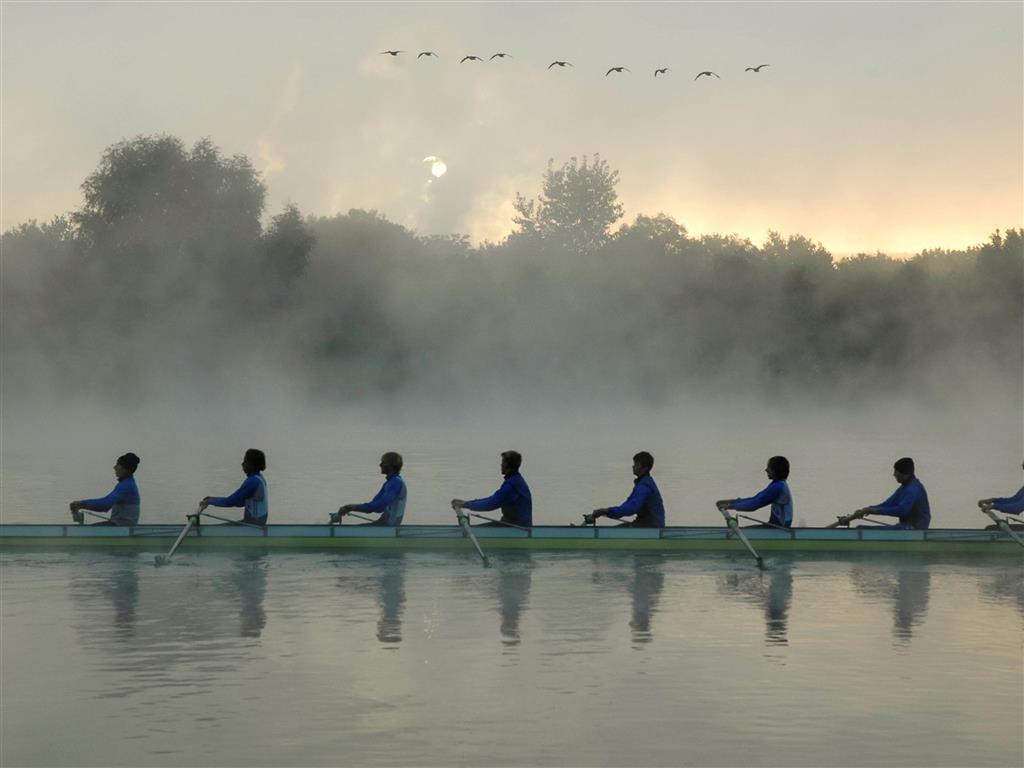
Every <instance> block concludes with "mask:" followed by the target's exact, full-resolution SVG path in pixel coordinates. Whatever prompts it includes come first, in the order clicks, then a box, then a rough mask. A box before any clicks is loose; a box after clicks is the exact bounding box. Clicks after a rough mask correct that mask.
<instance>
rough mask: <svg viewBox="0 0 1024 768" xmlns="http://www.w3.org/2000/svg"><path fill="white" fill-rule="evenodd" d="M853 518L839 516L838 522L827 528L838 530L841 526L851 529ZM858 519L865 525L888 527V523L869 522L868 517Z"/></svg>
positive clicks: (879, 521) (830, 524) (850, 516)
mask: <svg viewBox="0 0 1024 768" xmlns="http://www.w3.org/2000/svg"><path fill="white" fill-rule="evenodd" d="M852 517H853V516H852V515H839V516H837V517H836V521H835V522H834V523H829V524H828V525H826V526H825V527H826V528H838V527H839V526H840V525H841V526H843V527H849V525H850V522H851V518H852ZM857 519H858V520H863V521H864V522H865V523H871V524H872V525H888V523H883V522H882V521H881V520H869V519H868V518H867V517H858V518H857Z"/></svg>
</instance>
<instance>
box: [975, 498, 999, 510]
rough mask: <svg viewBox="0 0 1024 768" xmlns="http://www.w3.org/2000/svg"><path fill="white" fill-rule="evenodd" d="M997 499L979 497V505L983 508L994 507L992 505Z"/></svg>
mask: <svg viewBox="0 0 1024 768" xmlns="http://www.w3.org/2000/svg"><path fill="white" fill-rule="evenodd" d="M995 501H996V500H995V499H978V506H979V507H981V508H982V509H992V505H993V504H995Z"/></svg>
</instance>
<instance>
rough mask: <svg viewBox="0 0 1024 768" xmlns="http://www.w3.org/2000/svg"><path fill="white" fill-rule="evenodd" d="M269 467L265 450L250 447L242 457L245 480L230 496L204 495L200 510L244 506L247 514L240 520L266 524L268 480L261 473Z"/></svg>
mask: <svg viewBox="0 0 1024 768" xmlns="http://www.w3.org/2000/svg"><path fill="white" fill-rule="evenodd" d="M266 468H267V457H266V456H265V455H264V454H263V451H260V450H257V449H256V448H250V449H249V450H247V451H246V452H245V456H244V457H243V459H242V471H243V472H245V480H243V481H242V484H241V485H240V486H239V487H238V490H237V491H235V492H234V493H232V494H231V495H230V496H204V497H203V500H202V501H200V502H199V508H200V511H202V510H204V509H206V508H207V507H208V506H210V507H244V508H245V514H244V515H243V517H242V519H241V520H240V521H239V522H242V523H249V524H251V525H266V524H267V517H268V513H269V506H268V498H267V495H268V494H267V481H266V480H265V479H264V477H263V475H262V474H261V473H262V472H263V470H265V469H266Z"/></svg>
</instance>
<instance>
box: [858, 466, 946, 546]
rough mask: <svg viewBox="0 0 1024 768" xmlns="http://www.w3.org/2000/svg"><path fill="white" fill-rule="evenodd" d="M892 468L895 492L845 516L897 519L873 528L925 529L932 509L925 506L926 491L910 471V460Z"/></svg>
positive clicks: (930, 518)
mask: <svg viewBox="0 0 1024 768" xmlns="http://www.w3.org/2000/svg"><path fill="white" fill-rule="evenodd" d="M892 467H893V473H892V476H893V477H894V478H896V482H897V483H899V484H900V487H899V488H897V489H896V492H895V493H894V494H893V495H892V496H890V497H889V498H888V499H886V500H885V501H883V502H882V503H881V504H875V505H874V506H872V507H864V508H863V509H858V510H857V511H856V512H854V513H853V514H852V515H850V518H849V519H850V520H858V519H860V518H862V517H864V516H865V515H886V516H887V517H895V518H896V519H897V520H898V521H899V522H897V523H894V524H893V525H885V526H876V527H880V528H904V529H918V530H924V529H926V528H927V527H928V526H929V525H931V522H932V510H931V507H930V506H929V505H928V492H927V491H925V489H924V486H923V485H921V481H920V480H918V479H917V477H916V476H915V474H914V460H913V459H911V458H907V457H904V458H902V459H899V460H897V461H896V463H895V464H893V465H892Z"/></svg>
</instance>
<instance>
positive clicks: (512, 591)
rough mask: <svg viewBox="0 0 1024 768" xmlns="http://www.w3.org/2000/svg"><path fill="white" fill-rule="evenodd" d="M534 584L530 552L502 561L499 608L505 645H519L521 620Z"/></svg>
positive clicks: (512, 555) (514, 555)
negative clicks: (519, 566)
mask: <svg viewBox="0 0 1024 768" xmlns="http://www.w3.org/2000/svg"><path fill="white" fill-rule="evenodd" d="M517 563H522V564H523V567H521V568H517V567H515V565H516V564H517ZM532 584H533V557H532V556H531V555H530V553H529V552H522V553H518V554H510V555H509V556H507V557H505V558H503V559H502V568H501V570H500V571H499V572H498V607H499V608H500V609H501V642H502V644H503V645H508V646H512V645H519V620H520V619H521V618H522V615H523V611H524V610H525V609H526V603H527V600H528V599H529V597H530V587H531V585H532Z"/></svg>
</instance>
